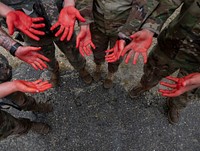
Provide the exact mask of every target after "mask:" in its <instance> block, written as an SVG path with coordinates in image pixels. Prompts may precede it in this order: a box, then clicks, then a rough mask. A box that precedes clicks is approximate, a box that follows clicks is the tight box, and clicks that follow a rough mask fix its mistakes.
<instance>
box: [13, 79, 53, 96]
mask: <svg viewBox="0 0 200 151" xmlns="http://www.w3.org/2000/svg"><path fill="white" fill-rule="evenodd" d="M13 83H14V85H15V87H16V90H17V91H21V92H25V93H26V92H28V93H36V92H37V93H38V92H44V91H46V90H48V89H50V88H52V84H50V83H49V82H48V81H42V80H36V81H33V82H30V81H24V80H15V81H13Z"/></svg>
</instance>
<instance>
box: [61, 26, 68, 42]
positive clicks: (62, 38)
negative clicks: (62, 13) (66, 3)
mask: <svg viewBox="0 0 200 151" xmlns="http://www.w3.org/2000/svg"><path fill="white" fill-rule="evenodd" d="M68 32H69V29H68V27H65V31H64V33H63V35H62V37H61V38H60V40H61V41H63V40H64V39H65V38H66V37H67V34H68Z"/></svg>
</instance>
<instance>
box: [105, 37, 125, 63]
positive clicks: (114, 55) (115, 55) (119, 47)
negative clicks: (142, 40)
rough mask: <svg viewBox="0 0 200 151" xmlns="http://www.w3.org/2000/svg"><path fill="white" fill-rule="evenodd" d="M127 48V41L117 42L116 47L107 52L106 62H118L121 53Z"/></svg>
mask: <svg viewBox="0 0 200 151" xmlns="http://www.w3.org/2000/svg"><path fill="white" fill-rule="evenodd" d="M124 47H125V41H124V40H117V41H116V43H115V45H114V47H113V48H111V49H109V50H106V53H107V54H106V56H105V60H106V61H107V62H116V61H117V60H119V58H120V56H121V53H122V51H123V49H124Z"/></svg>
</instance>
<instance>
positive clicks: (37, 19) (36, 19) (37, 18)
mask: <svg viewBox="0 0 200 151" xmlns="http://www.w3.org/2000/svg"><path fill="white" fill-rule="evenodd" d="M31 19H32V22H40V21H43V20H44V18H43V17H36V18H31Z"/></svg>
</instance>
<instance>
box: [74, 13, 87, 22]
mask: <svg viewBox="0 0 200 151" xmlns="http://www.w3.org/2000/svg"><path fill="white" fill-rule="evenodd" d="M76 18H77V19H78V20H79V21H81V22H85V21H86V20H85V18H83V17H82V16H81V14H80V12H79V11H77V12H76Z"/></svg>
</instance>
